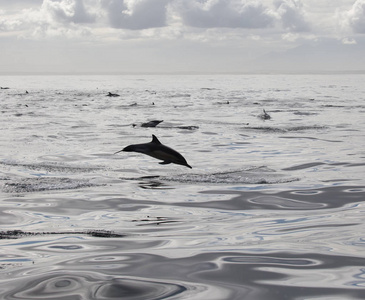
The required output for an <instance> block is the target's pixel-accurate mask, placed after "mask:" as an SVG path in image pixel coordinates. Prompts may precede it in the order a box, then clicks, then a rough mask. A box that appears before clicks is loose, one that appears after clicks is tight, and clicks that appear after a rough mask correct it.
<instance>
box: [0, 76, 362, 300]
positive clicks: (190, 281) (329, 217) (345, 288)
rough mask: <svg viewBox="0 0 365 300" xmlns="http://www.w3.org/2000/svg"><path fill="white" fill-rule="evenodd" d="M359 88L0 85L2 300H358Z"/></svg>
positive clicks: (88, 82)
mask: <svg viewBox="0 0 365 300" xmlns="http://www.w3.org/2000/svg"><path fill="white" fill-rule="evenodd" d="M364 82H365V75H360V74H357V75H351V74H342V75H340V74H337V75H319V74H318V75H121V76H117V75H115V76H0V86H1V90H0V117H1V118H0V132H1V134H0V150H1V151H0V225H1V227H0V297H1V299H37V300H39V299H57V300H62V299H67V300H74V299H75V300H76V299H87V300H89V299H133V300H135V299H140V300H146V299H147V300H151V299H209V300H215V299H217V300H220V299H255V300H260V299H264V300H266V299H268V300H285V299H316V300H318V299H321V300H323V299H331V300H333V299H365V203H364V200H365V84H364ZM109 92H111V93H115V94H118V95H119V96H116V97H108V96H107V94H108V93H109ZM264 110H265V111H266V113H267V114H268V115H269V117H265V116H264ZM151 120H163V122H161V123H160V124H159V125H157V127H142V126H141V125H142V124H143V123H145V122H148V121H151ZM152 134H154V135H155V136H157V137H158V139H159V140H160V141H161V142H162V143H163V144H164V145H167V146H169V147H171V148H173V149H175V150H176V151H178V152H179V153H181V154H182V155H183V156H184V157H185V159H186V160H187V162H188V163H189V164H190V165H191V166H192V169H189V168H187V167H184V166H181V165H176V164H168V165H161V164H159V162H160V161H158V160H156V159H154V158H152V157H149V156H146V155H143V154H139V153H133V152H120V153H118V154H114V153H115V152H117V151H119V150H121V149H123V148H124V147H126V146H127V145H130V144H139V143H148V142H150V141H151V140H152Z"/></svg>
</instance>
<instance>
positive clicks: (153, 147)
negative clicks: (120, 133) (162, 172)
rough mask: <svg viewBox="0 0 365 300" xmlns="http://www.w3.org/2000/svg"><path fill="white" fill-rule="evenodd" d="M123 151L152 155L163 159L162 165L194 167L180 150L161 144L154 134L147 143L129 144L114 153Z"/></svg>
mask: <svg viewBox="0 0 365 300" xmlns="http://www.w3.org/2000/svg"><path fill="white" fill-rule="evenodd" d="M122 151H125V152H138V153H142V154H146V155H149V156H152V157H154V158H157V159H160V160H162V162H160V164H161V165H167V164H171V163H173V164H177V165H182V166H186V167H188V168H190V169H192V167H191V166H189V164H188V163H187V162H186V160H185V158H184V157H183V156H182V155H181V154H180V153H179V152H177V151H175V150H174V149H171V148H170V147H167V146H165V145H163V144H161V142H160V141H159V140H158V139H157V137H156V136H155V135H152V142H149V143H145V144H136V145H129V146H127V147H125V148H124V149H122V150H120V151H117V152H115V153H114V154H117V153H119V152H122Z"/></svg>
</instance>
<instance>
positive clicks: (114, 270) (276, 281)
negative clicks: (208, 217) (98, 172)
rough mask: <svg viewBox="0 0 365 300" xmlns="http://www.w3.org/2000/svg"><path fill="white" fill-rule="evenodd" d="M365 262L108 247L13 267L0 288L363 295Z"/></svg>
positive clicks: (121, 294)
mask: <svg viewBox="0 0 365 300" xmlns="http://www.w3.org/2000/svg"><path fill="white" fill-rule="evenodd" d="M363 266H364V258H363V257H356V256H341V255H335V254H328V255H323V254H318V253H310V252H308V253H291V252H266V253H265V252H264V253H245V252H209V253H202V254H198V255H192V256H189V257H181V258H171V257H165V256H161V255H152V254H146V253H135V254H133V253H124V254H117V253H109V254H108V255H89V256H87V257H85V258H77V259H70V260H67V261H63V262H60V263H58V264H56V265H54V266H53V267H52V269H45V268H37V267H36V266H35V270H33V271H32V272H30V273H29V272H26V271H24V270H23V273H16V272H11V276H14V279H13V280H12V281H11V284H9V282H8V283H7V282H6V281H5V282H3V283H1V284H0V287H1V290H2V295H3V296H4V297H5V299H43V298H45V299H141V300H142V299H185V298H189V299H243V298H244V297H248V299H273V300H276V299H277V300H283V299H302V298H307V297H313V298H314V297H331V296H336V297H339V296H341V297H344V298H343V299H362V297H364V296H365V289H364V288H365V277H364V276H363V275H361V274H363ZM329 273H331V274H332V275H331V280H328V275H329ZM123 274H128V276H126V275H123ZM146 274H153V279H151V278H148V277H146Z"/></svg>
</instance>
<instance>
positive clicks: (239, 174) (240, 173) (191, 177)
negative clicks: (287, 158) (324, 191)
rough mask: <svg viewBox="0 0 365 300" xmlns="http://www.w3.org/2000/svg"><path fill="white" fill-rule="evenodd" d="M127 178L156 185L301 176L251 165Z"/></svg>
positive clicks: (290, 179) (259, 181) (289, 179)
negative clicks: (224, 169) (229, 168)
mask: <svg viewBox="0 0 365 300" xmlns="http://www.w3.org/2000/svg"><path fill="white" fill-rule="evenodd" d="M121 179H125V180H142V181H146V180H147V181H150V182H152V181H151V180H152V179H153V182H154V183H155V184H156V186H160V184H157V182H158V181H157V179H158V180H159V181H161V184H162V182H164V181H165V182H166V181H167V182H169V181H171V182H180V183H187V184H278V183H286V182H293V181H298V180H299V178H293V177H289V176H287V175H285V174H280V173H277V172H276V171H275V170H272V169H270V168H267V167H251V168H247V169H238V170H229V171H224V172H214V173H208V174H189V173H183V174H177V175H167V176H144V177H137V178H131V177H124V178H123V177H122V178H121Z"/></svg>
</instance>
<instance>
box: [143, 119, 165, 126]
mask: <svg viewBox="0 0 365 300" xmlns="http://www.w3.org/2000/svg"><path fill="white" fill-rule="evenodd" d="M162 122H163V120H153V121H149V122H146V123H142V125H141V127H156V126H157V125H158V124H160V123H162Z"/></svg>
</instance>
